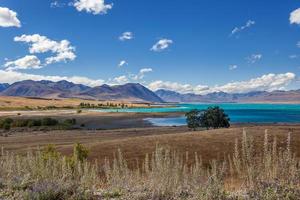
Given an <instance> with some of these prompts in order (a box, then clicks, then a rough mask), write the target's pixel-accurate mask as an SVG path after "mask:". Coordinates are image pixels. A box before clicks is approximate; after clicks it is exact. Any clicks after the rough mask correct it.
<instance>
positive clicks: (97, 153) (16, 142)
mask: <svg viewBox="0 0 300 200" xmlns="http://www.w3.org/2000/svg"><path fill="white" fill-rule="evenodd" d="M243 129H244V130H246V131H247V133H248V135H251V136H252V137H254V139H255V144H254V145H255V146H257V147H260V146H261V145H263V137H264V131H265V130H266V129H268V130H269V133H270V135H272V136H276V137H277V138H278V144H279V145H281V144H282V143H284V142H285V140H286V136H287V134H288V133H291V136H292V137H293V141H292V143H291V146H292V148H293V149H294V151H295V153H296V154H297V155H300V137H299V136H300V125H260V126H259V125H252V126H251V125H247V126H233V127H232V128H229V129H216V130H208V131H207V130H204V131H196V132H190V131H189V130H188V129H187V128H186V127H148V128H129V129H116V130H62V131H59V130H56V131H49V132H40V131H36V132H29V133H26V132H22V133H16V134H12V135H10V136H9V137H0V146H3V147H4V148H5V149H7V150H9V151H13V152H18V153H20V152H24V151H26V150H27V149H28V148H36V147H37V146H41V147H43V146H45V145H47V144H55V145H56V146H57V148H58V150H59V151H60V152H62V153H63V154H65V155H69V154H71V152H72V145H73V144H74V143H76V142H80V143H82V144H84V145H85V146H86V147H87V148H88V149H89V150H90V154H89V160H96V159H97V160H98V161H99V162H102V161H103V160H104V158H109V159H111V158H113V157H114V154H115V153H116V152H117V151H118V149H120V150H121V151H122V152H123V155H124V157H125V158H126V159H127V160H128V162H129V163H130V164H135V162H136V160H137V159H143V157H144V155H145V154H147V153H151V152H153V151H154V150H155V148H156V145H157V144H159V145H163V146H167V147H168V148H170V149H171V150H176V151H178V152H181V153H184V152H190V153H191V154H193V153H195V152H197V153H198V154H199V155H201V156H202V160H203V162H204V163H208V162H209V161H210V160H211V159H222V158H223V157H224V155H227V154H229V153H231V152H233V148H234V142H235V139H236V138H238V139H240V138H241V137H242V132H243Z"/></svg>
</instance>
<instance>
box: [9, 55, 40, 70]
mask: <svg viewBox="0 0 300 200" xmlns="http://www.w3.org/2000/svg"><path fill="white" fill-rule="evenodd" d="M4 67H5V68H6V70H8V71H11V70H16V69H39V68H41V61H40V60H39V59H38V58H37V57H36V56H34V55H27V56H25V57H23V58H20V59H17V60H15V61H8V62H6V63H5V64H4Z"/></svg>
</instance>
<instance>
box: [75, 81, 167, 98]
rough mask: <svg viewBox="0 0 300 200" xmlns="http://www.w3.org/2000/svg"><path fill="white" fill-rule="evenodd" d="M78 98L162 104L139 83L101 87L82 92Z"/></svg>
mask: <svg viewBox="0 0 300 200" xmlns="http://www.w3.org/2000/svg"><path fill="white" fill-rule="evenodd" d="M79 96H91V97H94V98H96V99H101V100H107V99H109V100H119V99H123V100H128V101H147V102H159V103H162V102H163V100H162V99H161V98H160V97H158V96H157V95H156V94H155V93H154V92H152V91H151V90H149V89H148V88H146V87H144V86H143V85H141V84H139V83H127V84H125V85H115V86H109V85H102V86H98V87H94V88H91V89H89V90H87V91H85V92H82V93H80V94H79Z"/></svg>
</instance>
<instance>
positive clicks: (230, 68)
mask: <svg viewBox="0 0 300 200" xmlns="http://www.w3.org/2000/svg"><path fill="white" fill-rule="evenodd" d="M237 68H238V66H237V65H230V66H229V70H235V69H237Z"/></svg>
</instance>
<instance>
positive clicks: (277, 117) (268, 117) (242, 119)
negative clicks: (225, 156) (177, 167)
mask: <svg viewBox="0 0 300 200" xmlns="http://www.w3.org/2000/svg"><path fill="white" fill-rule="evenodd" d="M209 106H220V107H221V108H223V109H224V110H225V112H226V113H227V114H228V115H229V117H230V119H231V122H232V123H300V104H229V103H226V104H178V105H176V107H161V108H132V109H106V110H96V111H98V112H140V113H151V112H187V111H190V110H192V109H199V110H204V109H207V108H208V107H209ZM146 120H148V121H150V122H152V123H153V124H155V125H159V126H160V125H161V126H172V125H184V124H185V117H184V116H181V117H171V118H148V119H146Z"/></svg>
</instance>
